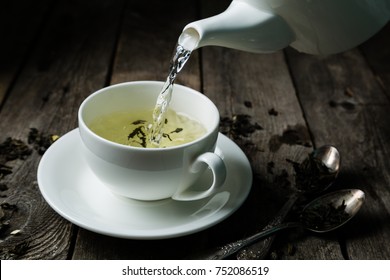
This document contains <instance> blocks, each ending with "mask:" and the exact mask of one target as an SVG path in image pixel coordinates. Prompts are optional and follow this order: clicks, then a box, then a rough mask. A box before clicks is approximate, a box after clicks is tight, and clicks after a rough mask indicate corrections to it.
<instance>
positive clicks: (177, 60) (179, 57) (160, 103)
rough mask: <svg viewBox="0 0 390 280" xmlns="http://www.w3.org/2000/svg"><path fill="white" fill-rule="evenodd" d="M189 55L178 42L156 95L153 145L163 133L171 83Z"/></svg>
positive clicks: (151, 128) (170, 93)
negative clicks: (163, 82)
mask: <svg viewBox="0 0 390 280" xmlns="http://www.w3.org/2000/svg"><path fill="white" fill-rule="evenodd" d="M190 55H191V50H188V49H186V48H184V47H183V46H182V45H180V44H178V45H177V46H176V49H175V52H174V55H173V57H172V61H171V65H170V69H169V74H168V77H167V80H166V81H165V84H164V86H163V87H162V89H161V92H160V94H159V95H158V98H157V102H156V106H155V107H154V110H153V124H151V125H150V127H149V129H150V136H149V137H150V142H151V143H152V144H153V146H155V147H159V145H160V140H161V137H162V135H163V132H162V128H163V126H164V122H165V119H166V113H167V111H168V107H169V103H170V101H171V98H172V91H173V84H174V82H175V79H176V76H177V74H178V73H179V72H180V71H181V69H182V68H183V66H184V64H185V63H186V62H187V61H188V59H189V58H190Z"/></svg>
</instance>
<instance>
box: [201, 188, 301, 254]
mask: <svg viewBox="0 0 390 280" xmlns="http://www.w3.org/2000/svg"><path fill="white" fill-rule="evenodd" d="M297 199H298V195H297V194H294V195H293V196H291V197H290V199H289V200H288V201H287V202H286V203H285V204H284V206H283V207H282V209H281V210H280V211H279V213H278V214H277V216H276V217H275V218H274V219H273V220H272V221H271V222H270V223H269V224H268V225H267V226H266V227H265V228H264V229H263V230H262V231H260V232H258V233H256V234H254V235H251V236H249V237H247V238H244V239H241V240H238V241H235V242H232V243H229V244H226V245H225V246H223V247H221V248H218V249H216V250H215V251H214V252H212V253H210V254H209V255H208V256H207V257H205V258H206V259H208V260H222V259H225V258H227V257H229V256H231V255H233V254H234V253H237V252H238V251H240V250H241V249H242V248H244V247H246V246H249V245H251V244H253V243H254V242H256V241H258V240H259V239H261V238H264V237H267V236H269V235H272V234H274V233H275V232H277V231H279V230H281V229H285V228H290V227H296V226H300V224H299V223H284V224H283V220H284V219H285V217H286V216H287V214H288V212H289V211H290V209H291V208H292V206H293V205H294V203H295V202H296V200H297ZM272 241H273V237H272V236H271V237H269V238H267V239H266V240H264V241H260V242H257V243H255V244H254V245H253V249H252V247H251V248H250V250H251V252H252V250H256V251H254V252H256V254H255V253H254V254H255V255H256V256H257V255H261V256H265V255H266V254H267V252H268V250H269V248H270V246H271V244H272ZM244 252H245V253H244ZM247 254H248V252H247V251H241V252H240V256H241V258H242V259H249V258H247V257H246V256H247ZM251 256H252V253H251Z"/></svg>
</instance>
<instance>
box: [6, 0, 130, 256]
mask: <svg viewBox="0 0 390 280" xmlns="http://www.w3.org/2000/svg"><path fill="white" fill-rule="evenodd" d="M122 6H123V1H120V0H119V1H109V2H107V1H78V2H74V1H72V2H69V1H61V2H57V5H56V7H55V10H53V12H52V13H51V14H50V18H49V19H48V21H47V23H46V24H45V29H44V30H43V31H42V35H41V36H40V37H39V38H38V39H37V41H36V45H34V46H33V48H32V49H33V51H32V53H31V57H30V59H29V60H28V61H27V63H26V65H25V67H24V69H23V70H22V71H21V73H20V76H19V78H18V82H17V83H16V84H15V86H14V87H13V88H12V92H11V93H10V96H9V98H8V99H7V100H6V102H5V103H4V106H3V109H2V111H1V114H0V120H1V122H0V130H1V132H2V134H1V135H0V141H1V142H2V141H3V140H5V138H6V137H13V138H20V139H22V140H24V141H25V142H26V141H27V140H26V138H27V134H28V132H29V130H30V128H31V127H36V128H37V129H38V130H39V131H43V132H47V133H54V134H59V135H62V134H64V133H66V132H68V131H69V130H71V129H73V128H74V127H76V126H77V110H78V107H79V105H80V103H81V101H82V100H83V99H84V98H85V97H86V96H88V95H89V94H90V93H92V92H93V91H95V90H96V89H98V88H101V87H103V86H104V85H105V83H106V80H107V74H108V72H109V65H110V63H111V53H112V51H113V48H114V45H115V40H116V34H117V30H118V21H117V20H116V19H117V18H118V17H119V16H120V14H121V10H122ZM34 16H35V15H34V14H31V17H34ZM25 24H28V20H26V22H25ZM39 160H40V156H39V155H38V154H37V153H36V152H34V153H33V154H32V155H31V156H30V157H29V158H28V159H27V160H25V161H21V160H18V161H13V162H9V163H7V164H9V165H10V166H12V167H13V173H12V174H11V175H7V176H6V177H5V178H4V179H3V180H2V183H5V184H7V186H8V190H7V192H6V193H5V194H6V197H5V198H2V203H5V202H6V203H9V204H11V205H16V207H17V211H16V210H15V211H14V213H12V216H11V218H10V227H9V229H7V230H6V231H4V232H2V236H1V238H2V240H3V242H2V243H1V244H0V249H1V254H2V258H3V257H4V258H23V259H66V258H68V254H69V253H70V249H71V244H72V242H73V241H72V240H73V235H74V230H73V229H74V226H73V225H72V224H71V223H69V222H67V221H65V220H64V219H62V218H61V217H60V216H59V215H58V214H56V213H55V212H54V211H53V210H52V209H51V208H50V207H49V206H48V205H47V204H46V203H45V202H44V200H43V198H42V195H41V194H40V192H39V190H38V188H37V184H36V170H37V166H38V162H39ZM2 195H4V193H2ZM15 229H19V230H21V231H20V233H19V234H18V235H10V232H12V231H13V230H15ZM16 249H17V250H16ZM13 252H17V253H16V254H15V253H13Z"/></svg>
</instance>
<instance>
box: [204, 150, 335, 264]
mask: <svg viewBox="0 0 390 280" xmlns="http://www.w3.org/2000/svg"><path fill="white" fill-rule="evenodd" d="M294 169H295V171H296V174H297V175H296V182H295V184H296V188H297V190H296V192H295V193H293V195H292V196H291V197H290V198H289V199H288V201H287V202H286V203H285V204H284V205H283V207H282V208H281V210H280V211H279V213H278V214H277V215H276V216H275V218H274V219H273V220H271V222H270V223H268V225H267V226H266V227H264V228H263V230H267V229H270V228H274V227H275V226H278V225H280V224H281V223H282V222H283V220H284V219H285V218H286V216H287V214H288V213H289V211H290V210H291V208H292V207H293V206H294V204H295V203H296V201H297V200H298V199H299V198H300V197H302V196H306V195H309V194H313V193H318V192H321V191H324V190H326V189H327V188H328V187H329V186H330V185H331V184H332V183H333V182H334V180H335V178H336V177H337V175H338V172H339V169H340V154H339V152H338V150H337V149H336V148H335V147H334V146H330V145H325V146H321V147H319V148H318V149H315V150H314V151H313V152H312V153H311V154H310V155H309V156H308V157H307V158H306V159H305V160H304V161H303V162H302V163H301V164H297V163H294ZM273 239H274V237H273V236H271V237H269V238H267V239H264V240H261V241H260V242H258V243H256V244H253V245H252V246H251V247H249V248H246V249H244V250H241V251H240V252H239V253H238V254H237V259H262V258H264V256H265V255H266V254H267V253H268V251H269V248H270V247H271V245H272V242H273ZM236 245H237V246H239V241H237V242H232V243H229V244H227V245H225V246H223V247H222V248H214V249H212V250H210V251H209V252H207V253H206V254H204V255H202V256H200V257H199V258H201V259H213V260H216V259H224V258H226V257H227V256H230V255H231V254H233V252H232V253H231V251H234V253H235V252H238V251H239V250H240V249H242V248H243V247H244V246H239V248H237V249H234V246H236ZM226 248H229V250H226ZM224 253H225V254H226V255H224Z"/></svg>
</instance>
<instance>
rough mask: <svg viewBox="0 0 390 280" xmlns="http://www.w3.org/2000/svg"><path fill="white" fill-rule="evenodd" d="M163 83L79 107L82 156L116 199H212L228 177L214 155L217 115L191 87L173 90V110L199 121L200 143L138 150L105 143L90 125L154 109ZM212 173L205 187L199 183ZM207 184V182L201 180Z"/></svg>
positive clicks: (97, 97) (132, 85)
mask: <svg viewBox="0 0 390 280" xmlns="http://www.w3.org/2000/svg"><path fill="white" fill-rule="evenodd" d="M162 86H163V83H162V82H156V81H137V82H128V83H122V84H116V85H113V86H109V87H106V88H103V89H101V90H98V91H96V92H95V93H93V94H91V95H90V96H89V97H87V98H86V99H85V100H84V101H83V103H82V104H81V106H80V108H79V113H78V119H79V130H80V135H81V139H82V142H83V144H84V145H83V153H84V156H85V158H86V160H87V163H88V165H89V166H90V168H91V170H92V171H93V172H94V173H95V175H96V176H97V177H98V178H99V179H100V180H101V181H102V182H103V183H104V184H105V185H106V186H107V187H108V188H109V189H111V191H112V192H113V193H115V194H118V195H120V196H124V197H128V198H133V199H138V200H159V199H165V198H172V199H175V200H196V199H201V198H205V197H208V196H210V195H212V194H214V193H216V191H217V190H218V188H220V187H221V186H222V184H223V183H224V181H225V177H226V167H225V164H224V162H223V159H222V158H223V156H222V155H221V154H217V153H215V152H214V151H215V148H216V142H217V137H218V129H219V112H218V109H217V108H216V106H215V105H214V103H213V102H212V101H210V99H208V98H207V97H206V96H204V95H203V94H201V93H199V92H197V91H195V90H193V89H190V88H188V87H184V86H180V85H175V86H174V90H173V96H172V100H171V103H170V108H172V109H173V110H175V111H176V112H179V113H184V114H186V115H188V116H190V117H191V118H193V119H195V120H197V121H199V122H200V123H201V124H203V126H204V127H205V128H206V130H207V132H206V134H205V135H203V136H201V137H200V138H198V139H196V140H194V141H192V142H190V143H187V144H182V145H179V146H174V147H168V148H138V147H132V146H126V145H122V144H118V143H114V142H111V141H109V140H106V139H104V138H102V137H100V136H98V135H97V134H95V133H94V132H92V131H91V130H90V129H89V127H88V125H89V124H90V123H91V121H92V120H94V119H95V118H97V117H99V116H103V115H107V114H109V113H112V112H116V111H125V110H128V111H131V110H140V109H141V110H142V109H152V108H154V106H155V103H156V100H157V96H158V94H159V92H160V90H161V88H162ZM207 168H209V169H210V170H211V171H212V172H211V173H212V175H213V176H212V177H213V178H212V179H211V180H210V184H209V185H207V186H204V185H203V186H199V183H196V182H197V180H198V179H199V178H200V177H201V176H202V174H203V173H204V171H205V170H206V169H207ZM200 181H202V182H203V181H206V180H200Z"/></svg>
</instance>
